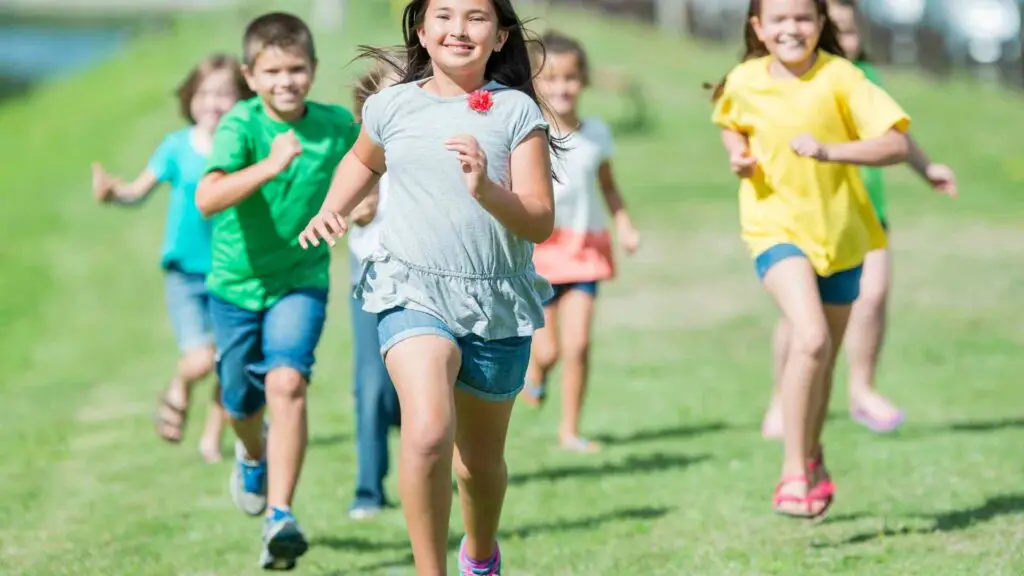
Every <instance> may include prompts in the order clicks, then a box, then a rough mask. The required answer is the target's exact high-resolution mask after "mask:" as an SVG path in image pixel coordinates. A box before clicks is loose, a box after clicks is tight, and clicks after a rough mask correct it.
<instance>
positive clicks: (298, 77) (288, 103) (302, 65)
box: [243, 46, 316, 121]
mask: <svg viewBox="0 0 1024 576" xmlns="http://www.w3.org/2000/svg"><path fill="white" fill-rule="evenodd" d="M315 71H316V66H315V64H314V63H313V62H312V61H310V58H309V57H308V56H307V55H306V54H305V53H304V52H303V51H302V50H300V49H288V50H285V49H281V48H278V47H276V46H268V47H267V48H265V49H264V50H262V51H261V52H260V53H259V55H258V56H257V57H256V60H255V62H253V65H252V68H248V67H246V68H243V73H244V74H245V80H246V82H248V84H249V87H250V88H252V90H253V92H256V93H257V94H259V96H260V98H261V99H262V100H263V103H264V104H266V106H267V107H268V108H269V109H270V111H271V112H273V113H274V115H276V116H277V117H278V118H279V119H281V120H286V121H290V120H295V119H296V118H298V117H299V116H301V115H302V113H303V111H304V110H305V102H306V96H307V95H308V94H309V90H310V88H311V87H312V86H313V76H314V73H315Z"/></svg>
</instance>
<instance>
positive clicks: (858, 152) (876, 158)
mask: <svg viewBox="0 0 1024 576" xmlns="http://www.w3.org/2000/svg"><path fill="white" fill-rule="evenodd" d="M909 154H910V144H909V138H908V137H907V135H906V134H904V133H902V132H899V131H897V130H890V131H888V132H886V133H885V134H883V135H881V136H879V137H877V138H869V139H867V140H854V141H852V142H841V143H837V144H826V145H825V146H824V158H822V160H824V161H825V162H836V163H840V164H856V165H858V166H892V165H894V164H902V163H903V162H906V161H907V158H908V156H909Z"/></svg>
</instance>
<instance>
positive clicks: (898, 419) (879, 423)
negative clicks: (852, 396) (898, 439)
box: [850, 408, 906, 434]
mask: <svg viewBox="0 0 1024 576" xmlns="http://www.w3.org/2000/svg"><path fill="white" fill-rule="evenodd" d="M850 417H851V418H853V421H854V422H857V423H858V424H860V425H861V426H864V427H865V428H867V429H868V430H871V431H872V432H874V433H876V434H888V433H890V432H895V431H896V429H897V428H899V427H900V425H901V424H903V421H904V420H905V419H906V416H905V415H904V414H903V411H902V410H900V411H898V412H896V414H895V415H893V417H892V418H889V419H888V420H882V419H880V418H874V417H872V416H871V414H869V413H868V412H867V411H866V410H862V409H860V408H855V409H854V410H851V411H850Z"/></svg>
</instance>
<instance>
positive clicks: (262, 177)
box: [196, 160, 280, 218]
mask: <svg viewBox="0 0 1024 576" xmlns="http://www.w3.org/2000/svg"><path fill="white" fill-rule="evenodd" d="M279 173H280V170H278V169H277V167H276V166H274V165H273V164H271V163H270V162H268V161H267V160H263V161H261V162H257V163H256V164H253V165H252V166H249V167H247V168H243V169H242V170H239V171H238V172H232V173H231V174H226V173H224V172H211V173H210V174H207V175H206V176H203V179H202V180H200V181H199V187H198V188H197V189H196V207H197V208H198V209H199V212H200V213H201V214H202V215H203V216H204V217H207V218H209V217H210V216H213V215H214V214H218V213H220V212H223V211H224V210H227V209H228V208H231V207H232V206H237V205H239V204H241V203H242V201H243V200H245V199H246V198H248V197H249V196H252V195H253V193H255V192H256V191H257V190H259V189H260V186H263V185H264V184H266V183H267V182H269V181H270V180H273V179H274V177H275V176H277V175H278V174H279Z"/></svg>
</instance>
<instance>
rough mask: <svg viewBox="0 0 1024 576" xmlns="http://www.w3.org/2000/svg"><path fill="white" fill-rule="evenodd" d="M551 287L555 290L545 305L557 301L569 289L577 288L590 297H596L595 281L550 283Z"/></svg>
mask: <svg viewBox="0 0 1024 576" xmlns="http://www.w3.org/2000/svg"><path fill="white" fill-rule="evenodd" d="M551 288H552V289H553V290H554V291H555V295H554V296H552V297H551V298H550V299H549V300H548V301H547V302H545V303H544V305H545V306H547V305H549V304H554V303H555V302H558V299H559V298H561V297H562V296H564V295H565V293H566V292H569V291H570V290H579V291H580V292H583V293H584V294H590V296H591V297H592V298H597V282H568V283H566V284H552V285H551Z"/></svg>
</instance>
